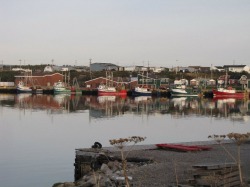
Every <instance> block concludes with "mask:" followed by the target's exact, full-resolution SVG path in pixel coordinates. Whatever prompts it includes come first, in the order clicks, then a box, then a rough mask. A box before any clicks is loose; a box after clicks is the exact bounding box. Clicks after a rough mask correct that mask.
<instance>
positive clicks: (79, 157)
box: [74, 140, 250, 187]
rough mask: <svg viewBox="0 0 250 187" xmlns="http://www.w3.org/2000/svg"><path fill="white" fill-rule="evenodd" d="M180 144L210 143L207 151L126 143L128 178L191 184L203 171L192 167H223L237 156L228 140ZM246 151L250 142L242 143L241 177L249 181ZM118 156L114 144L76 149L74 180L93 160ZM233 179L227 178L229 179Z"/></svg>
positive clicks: (85, 172)
mask: <svg viewBox="0 0 250 187" xmlns="http://www.w3.org/2000/svg"><path fill="white" fill-rule="evenodd" d="M181 144H185V145H201V146H203V145H205V146H207V145H209V147H211V149H210V150H206V151H189V152H179V151H176V150H163V149H158V148H157V147H156V146H155V145H136V146H134V147H133V149H131V147H130V146H128V147H125V150H124V151H125V153H126V152H128V151H129V157H127V164H128V176H131V177H132V179H133V180H132V181H131V182H132V183H134V184H136V183H138V182H139V183H140V186H145V187H147V186H148V187H151V186H169V185H173V184H176V182H177V183H179V184H185V185H189V186H193V185H192V184H190V183H189V182H190V181H191V179H192V181H191V182H199V181H198V179H197V177H196V178H193V177H194V176H197V174H200V175H201V174H203V173H204V171H203V170H202V171H201V170H200V169H199V170H197V169H195V168H194V167H197V166H202V167H211V166H220V167H221V168H223V167H224V166H226V165H227V163H233V164H235V162H234V160H233V159H232V157H231V156H233V157H234V158H237V150H238V147H237V145H236V144H235V143H234V142H232V141H230V140H228V141H226V140H225V142H224V143H223V147H222V146H221V145H220V144H217V143H216V142H214V141H202V142H186V143H181ZM225 149H226V150H227V151H228V152H226V151H225ZM249 151H250V142H247V143H245V144H243V145H241V164H242V174H243V179H244V181H245V182H246V183H248V184H249V182H250V175H249V174H250V165H249V164H250V157H249ZM228 153H230V154H231V155H230V154H228ZM119 156H120V151H119V150H118V149H116V148H114V147H105V148H83V149H76V157H75V163H74V166H75V181H79V179H81V178H82V177H83V176H85V175H89V172H92V169H91V168H92V167H93V166H97V165H91V164H93V163H95V164H96V161H97V162H103V161H104V162H105V161H111V160H109V159H110V158H113V157H116V158H117V157H119ZM107 158H108V160H107ZM105 159H106V160H105ZM93 161H94V162H93ZM118 161H119V160H118ZM119 162H120V161H119ZM108 165H109V164H108ZM200 171H201V172H202V173H200ZM206 172H207V171H206ZM233 179H234V178H230V180H233ZM237 180H238V179H237ZM238 182H239V181H238ZM177 186H178V185H177Z"/></svg>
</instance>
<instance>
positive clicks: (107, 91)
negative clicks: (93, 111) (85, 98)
mask: <svg viewBox="0 0 250 187" xmlns="http://www.w3.org/2000/svg"><path fill="white" fill-rule="evenodd" d="M97 90H98V95H99V96H126V95H127V91H126V90H125V89H121V90H117V89H116V88H115V87H112V86H107V85H104V84H101V85H99V87H98V88H97Z"/></svg>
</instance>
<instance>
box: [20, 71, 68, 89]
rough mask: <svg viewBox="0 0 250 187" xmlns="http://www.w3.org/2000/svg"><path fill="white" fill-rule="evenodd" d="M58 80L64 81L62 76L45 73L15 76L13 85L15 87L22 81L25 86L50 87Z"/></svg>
mask: <svg viewBox="0 0 250 187" xmlns="http://www.w3.org/2000/svg"><path fill="white" fill-rule="evenodd" d="M59 80H61V81H63V80H64V75H63V74H61V73H47V74H41V75H31V74H23V75H17V76H15V85H17V84H18V83H19V81H23V82H24V83H26V84H27V86H32V87H51V86H53V85H54V83H55V82H58V81H59Z"/></svg>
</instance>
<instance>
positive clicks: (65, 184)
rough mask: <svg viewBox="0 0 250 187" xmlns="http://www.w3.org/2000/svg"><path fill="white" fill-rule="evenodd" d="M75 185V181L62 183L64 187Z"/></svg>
mask: <svg viewBox="0 0 250 187" xmlns="http://www.w3.org/2000/svg"><path fill="white" fill-rule="evenodd" d="M74 186H75V183H73V182H65V183H64V187H74Z"/></svg>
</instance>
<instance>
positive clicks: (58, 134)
mask: <svg viewBox="0 0 250 187" xmlns="http://www.w3.org/2000/svg"><path fill="white" fill-rule="evenodd" d="M0 119H1V121H0V148H1V154H0V184H1V186H4V187H27V186H36V187H51V186H52V185H53V184H54V183H56V182H64V181H74V165H73V164H74V159H75V149H77V148H90V147H91V146H92V145H93V144H94V142H96V141H98V142H100V143H101V144H102V145H103V146H111V145H110V144H109V140H110V139H116V138H126V137H129V136H142V137H146V140H145V141H144V142H141V143H140V144H158V143H178V142H195V141H207V140H209V139H208V136H209V135H214V134H216V135H224V134H228V133H231V132H235V133H247V132H250V102H249V101H248V100H235V99H218V100H215V99H204V98H202V99H201V98H187V97H176V98H167V97H156V98H154V97H153V98H152V97H135V98H132V97H125V98H120V97H115V96H101V97H97V96H82V95H64V94H58V95H43V94H41V95H40V94H37V95H36V94H0Z"/></svg>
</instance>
